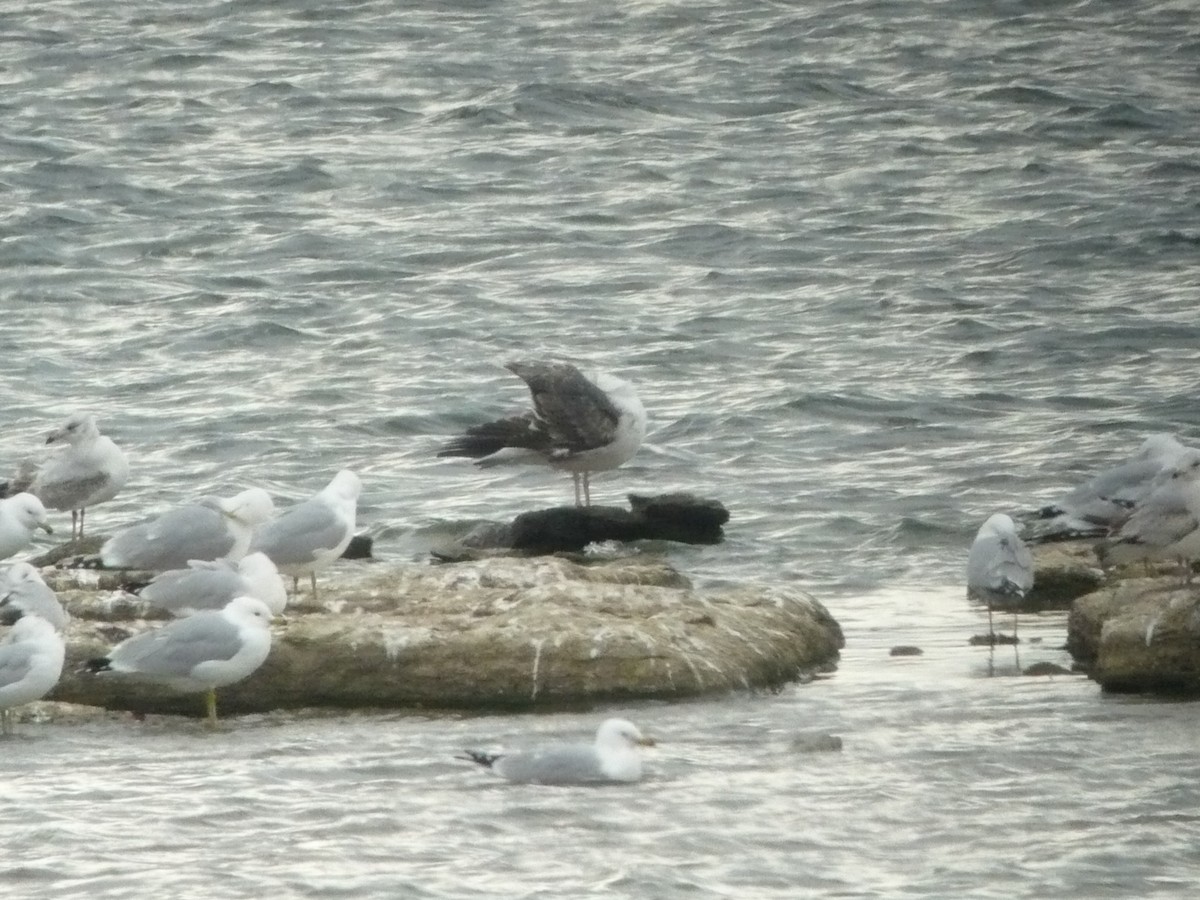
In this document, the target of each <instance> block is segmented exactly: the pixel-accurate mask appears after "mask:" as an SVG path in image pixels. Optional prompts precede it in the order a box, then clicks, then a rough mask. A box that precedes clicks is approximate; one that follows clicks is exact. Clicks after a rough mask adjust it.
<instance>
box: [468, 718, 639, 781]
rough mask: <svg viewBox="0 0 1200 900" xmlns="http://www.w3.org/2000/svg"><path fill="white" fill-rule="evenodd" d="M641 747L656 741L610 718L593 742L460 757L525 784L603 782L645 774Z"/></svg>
mask: <svg viewBox="0 0 1200 900" xmlns="http://www.w3.org/2000/svg"><path fill="white" fill-rule="evenodd" d="M639 746H640V747H652V746H654V741H653V740H651V739H650V738H647V737H643V736H642V733H641V732H640V731H638V729H637V726H636V725H634V724H633V723H632V722H629V721H627V720H625V719H607V720H605V722H604V723H603V724H601V726H600V728H599V729H597V731H596V740H595V741H594V742H593V743H591V744H551V745H550V746H547V747H543V748H541V749H539V750H527V751H524V752H520V753H485V752H483V751H481V750H465V751H464V753H465V754H466V755H465V756H460V757H457V758H458V759H465V760H469V761H470V762H475V763H479V765H481V766H483V767H484V768H486V769H491V770H492V771H493V772H495V773H496V774H497V775H499V776H500V777H502V778H506V779H508V780H509V781H515V782H518V783H522V784H603V783H606V782H609V783H611V782H632V781H638V780H639V779H640V778H641V777H642V757H641V754H639V753H638V747H639Z"/></svg>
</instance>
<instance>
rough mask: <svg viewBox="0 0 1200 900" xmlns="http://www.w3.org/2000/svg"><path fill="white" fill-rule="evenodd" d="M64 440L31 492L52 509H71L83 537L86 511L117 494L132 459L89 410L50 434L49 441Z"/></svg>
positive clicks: (74, 532)
mask: <svg viewBox="0 0 1200 900" xmlns="http://www.w3.org/2000/svg"><path fill="white" fill-rule="evenodd" d="M61 441H66V443H67V446H66V447H64V448H63V449H62V450H60V451H59V452H58V453H55V454H54V455H53V456H51V457H50V458H49V459H47V460H46V461H45V462H44V463H43V464H42V466H41V468H40V469H38V473H37V475H36V477H35V478H34V480H33V484H32V485H31V486H30V488H29V491H30V493H32V494H36V495H37V496H38V497H39V498H40V499H41V501H42V503H44V504H45V505H46V506H47V507H48V508H50V509H57V510H61V511H63V512H65V511H67V510H70V511H71V537H72V539H74V538H82V537H83V516H84V512H85V511H86V510H87V508H88V507H89V506H95V505H96V504H97V503H103V502H104V501H105V500H111V499H112V498H113V497H115V496H116V495H117V492H118V491H120V490H121V488H123V487H124V486H125V481H126V480H127V479H128V478H129V462H128V460H126V458H125V454H124V452H123V451H122V450H121V448H120V447H118V446H117V445H116V444H114V443H113V442H112V440H110V439H109V438H107V437H105V436H104V435H102V434H101V433H100V429H99V427H98V426H97V425H96V417H95V416H92V415H88V414H86V413H76V414H75V415H73V416H71V417H70V418H69V419H67V421H66V422H64V423H63V424H62V425H61V426H60V427H59V428H56V429H55V430H54V431H52V432H50V434H48V435H47V436H46V443H47V444H57V443H59V442H61Z"/></svg>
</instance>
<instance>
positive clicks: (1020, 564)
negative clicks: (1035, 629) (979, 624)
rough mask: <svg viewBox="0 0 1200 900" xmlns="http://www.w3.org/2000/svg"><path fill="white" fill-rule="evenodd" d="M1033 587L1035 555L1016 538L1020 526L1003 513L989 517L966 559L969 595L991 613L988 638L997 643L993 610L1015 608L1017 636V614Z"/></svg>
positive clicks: (1014, 616)
mask: <svg viewBox="0 0 1200 900" xmlns="http://www.w3.org/2000/svg"><path fill="white" fill-rule="evenodd" d="M1032 587H1033V554H1032V553H1030V552H1029V548H1028V547H1026V546H1025V542H1024V541H1022V540H1021V537H1020V535H1018V534H1017V526H1016V525H1015V524H1014V523H1013V520H1012V519H1011V518H1009V517H1008V516H1006V515H1005V514H1004V513H996V514H995V515H993V516H990V517H989V518H988V520H987V521H986V522H984V523H983V526H982V527H981V528H980V529H979V533H978V534H976V535H975V540H974V542H973V543H972V544H971V552H970V553H969V554H968V556H967V594H968V595H969V596H971V597H976V598H978V599H980V600H983V601H984V602H985V603H986V604H987V611H988V635H989V636H990V637H991V640H992V643H993V644H995V642H996V631H995V628H994V627H993V625H992V607H993V606H999V607H1001V608H1004V607H1014V609H1013V638H1014V639H1015V638H1016V636H1017V615H1018V613H1017V610H1016V609H1015V607H1016V606H1017V605H1018V604H1019V603H1020V602H1021V600H1022V599H1023V598H1024V597H1025V595H1026V594H1027V593H1029V591H1030V589H1031V588H1032Z"/></svg>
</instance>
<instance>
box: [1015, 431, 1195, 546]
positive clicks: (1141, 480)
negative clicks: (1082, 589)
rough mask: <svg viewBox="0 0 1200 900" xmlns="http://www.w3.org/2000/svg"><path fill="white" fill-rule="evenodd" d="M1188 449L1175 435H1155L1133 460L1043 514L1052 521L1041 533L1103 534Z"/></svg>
mask: <svg viewBox="0 0 1200 900" xmlns="http://www.w3.org/2000/svg"><path fill="white" fill-rule="evenodd" d="M1187 449H1188V448H1187V447H1186V446H1184V445H1183V444H1181V443H1180V442H1179V440H1178V439H1177V438H1176V437H1175V436H1174V435H1171V434H1152V435H1150V436H1149V437H1147V438H1146V439H1145V440H1144V441H1143V442H1142V444H1141V446H1139V447H1138V449H1137V452H1135V453H1134V454H1133V456H1131V457H1130V458H1129V459H1127V460H1124V461H1123V462H1121V463H1118V464H1117V465H1115V466H1112V467H1110V468H1108V469H1104V470H1103V471H1101V472H1098V473H1097V474H1096V475H1094V476H1092V477H1091V478H1089V479H1088V480H1087V481H1085V482H1084V483H1083V484H1080V485H1077V486H1076V487H1074V488H1072V489H1071V490H1070V491H1069V492H1068V493H1067V494H1066V496H1064V497H1063V498H1062V500H1060V501H1059V502H1058V503H1056V504H1054V505H1052V506H1047V507H1044V508H1043V509H1042V510H1041V511H1040V513H1039V515H1040V517H1041V518H1043V519H1046V518H1048V519H1051V520H1052V521H1051V522H1049V523H1048V524H1047V525H1045V526H1042V527H1041V528H1039V531H1040V532H1044V533H1047V534H1055V533H1061V532H1067V533H1075V534H1093V535H1094V534H1097V533H1103V530H1104V529H1105V528H1108V527H1111V526H1113V525H1114V524H1117V523H1120V522H1121V521H1123V520H1124V519H1126V518H1128V516H1129V511H1130V509H1131V508H1132V507H1133V506H1135V505H1136V504H1137V502H1138V501H1139V500H1141V499H1143V498H1144V497H1146V496H1147V495H1148V494H1149V493H1150V491H1151V490H1152V489H1153V487H1154V479H1155V477H1156V476H1158V475H1160V473H1162V472H1163V471H1164V470H1166V469H1169V468H1170V467H1171V465H1172V464H1173V463H1174V462H1175V460H1176V459H1177V458H1178V457H1179V455H1180V454H1182V453H1183V452H1185V451H1186V450H1187Z"/></svg>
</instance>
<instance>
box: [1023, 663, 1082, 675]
mask: <svg viewBox="0 0 1200 900" xmlns="http://www.w3.org/2000/svg"><path fill="white" fill-rule="evenodd" d="M1022 674H1023V675H1029V676H1031V677H1037V676H1039V675H1070V674H1071V670H1070V669H1064V668H1063V667H1062V666H1060V665H1057V664H1055V663H1052V662H1036V663H1034V664H1033V665H1031V666H1026V667H1025V671H1024V672H1023V673H1022Z"/></svg>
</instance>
